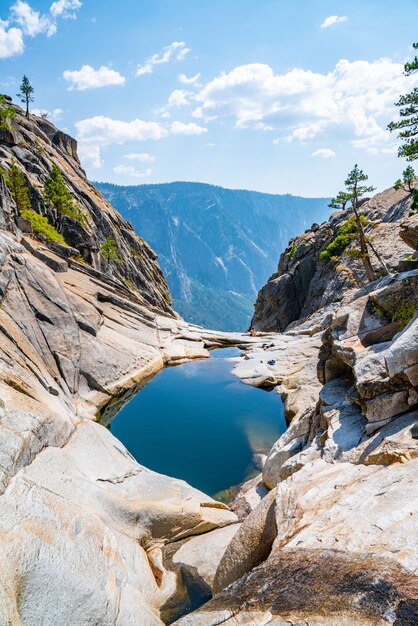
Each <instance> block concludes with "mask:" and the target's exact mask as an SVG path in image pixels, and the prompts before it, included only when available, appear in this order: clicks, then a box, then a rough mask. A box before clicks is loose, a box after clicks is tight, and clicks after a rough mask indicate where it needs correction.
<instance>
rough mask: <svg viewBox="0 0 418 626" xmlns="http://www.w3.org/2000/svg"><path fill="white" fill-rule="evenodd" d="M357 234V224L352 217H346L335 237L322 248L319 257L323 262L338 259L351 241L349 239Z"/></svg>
mask: <svg viewBox="0 0 418 626" xmlns="http://www.w3.org/2000/svg"><path fill="white" fill-rule="evenodd" d="M356 234H357V226H356V224H355V221H354V219H353V218H350V219H348V220H347V221H346V222H345V223H344V224H343V225H342V226H340V228H339V229H338V233H337V235H336V237H334V239H333V240H332V241H330V243H329V244H328V245H327V247H326V248H325V250H322V252H321V254H320V259H321V261H323V262H324V263H328V262H329V261H331V259H333V258H334V259H335V258H337V259H339V258H340V256H341V254H342V253H343V252H344V250H345V249H346V248H347V246H348V245H349V244H350V243H351V240H352V239H353V238H354V237H355V236H356Z"/></svg>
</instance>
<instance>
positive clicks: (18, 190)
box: [2, 161, 31, 215]
mask: <svg viewBox="0 0 418 626" xmlns="http://www.w3.org/2000/svg"><path fill="white" fill-rule="evenodd" d="M2 175H3V178H4V180H5V182H6V185H7V187H8V188H9V191H10V193H11V195H12V198H13V200H14V201H15V203H16V208H17V213H18V215H22V213H23V212H24V211H26V210H28V209H30V208H31V202H30V198H29V189H28V186H27V183H26V177H25V175H24V173H23V172H22V171H21V170H20V169H19V168H18V167H17V165H16V163H15V161H12V163H11V165H10V171H9V172H5V171H4V170H3V171H2Z"/></svg>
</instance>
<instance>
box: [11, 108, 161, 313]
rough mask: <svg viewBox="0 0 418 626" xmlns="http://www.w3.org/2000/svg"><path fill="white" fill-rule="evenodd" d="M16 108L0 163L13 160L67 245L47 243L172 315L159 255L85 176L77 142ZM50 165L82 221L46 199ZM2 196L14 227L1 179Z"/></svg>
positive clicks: (33, 203) (75, 264)
mask: <svg viewBox="0 0 418 626" xmlns="http://www.w3.org/2000/svg"><path fill="white" fill-rule="evenodd" d="M16 112H17V116H16V118H15V119H14V120H13V122H12V130H11V131H7V130H6V131H2V132H1V133H0V164H1V167H2V168H3V169H4V170H5V171H6V172H7V171H9V169H10V165H11V163H12V162H14V163H15V164H16V166H17V167H18V168H19V170H21V171H22V172H24V175H25V178H26V182H27V185H28V188H29V195H30V200H31V206H32V209H33V210H34V211H36V212H37V213H40V214H41V215H44V216H46V217H47V218H48V221H49V222H50V224H51V225H53V226H54V227H56V228H57V230H58V231H59V232H60V233H61V234H62V235H63V236H64V238H65V241H66V243H67V244H68V246H67V247H65V246H61V245H59V244H57V243H54V244H50V243H48V242H47V241H46V240H44V242H45V243H46V245H48V246H49V247H50V248H53V250H54V252H55V254H58V255H59V256H61V257H62V258H64V259H65V260H66V261H67V262H68V263H69V265H70V266H72V267H76V268H78V269H79V270H80V271H83V270H84V271H87V272H90V274H91V275H94V272H95V271H98V272H102V273H103V274H105V275H106V276H107V277H108V278H109V280H114V281H115V284H117V285H118V288H119V289H121V290H122V291H124V292H125V293H131V296H130V297H133V298H136V299H137V300H138V301H139V302H141V303H144V304H148V305H150V306H153V307H155V308H156V309H158V310H160V311H164V312H166V313H167V314H173V311H172V309H171V298H170V294H169V290H168V287H167V284H166V282H165V279H164V276H163V274H162V272H161V270H160V268H159V266H158V263H157V255H156V254H155V252H154V251H153V250H152V249H151V248H150V247H149V245H148V244H147V243H146V242H145V241H144V240H143V239H142V238H141V237H139V236H138V235H136V233H135V232H134V230H133V228H132V226H131V225H130V224H129V223H128V222H127V221H126V220H124V219H123V218H122V217H121V216H120V215H119V213H117V211H115V209H114V208H113V207H112V206H111V205H110V204H109V202H107V200H105V198H104V197H103V196H102V195H101V194H100V192H99V191H98V190H97V189H95V187H94V186H93V185H92V184H91V183H90V182H89V181H88V180H87V179H86V176H85V173H84V171H83V170H82V168H81V166H80V163H79V160H78V157H77V143H76V141H75V140H74V139H73V138H72V137H70V136H69V135H66V134H65V133H63V132H62V131H60V130H58V129H57V128H55V126H53V125H52V124H51V123H50V122H48V121H47V120H44V119H43V118H39V117H35V116H32V117H31V118H30V120H27V119H26V118H25V117H24V115H22V111H21V109H20V108H19V107H16ZM53 164H55V165H57V166H58V168H59V169H60V171H61V172H62V174H63V176H64V180H65V183H66V185H67V187H68V189H69V190H70V192H71V193H72V195H73V198H74V205H75V206H76V207H77V209H78V210H79V212H80V214H81V215H82V219H75V218H74V217H72V216H70V215H66V214H62V213H60V212H59V211H57V210H56V209H54V208H53V207H52V206H51V205H50V204H49V203H48V202H47V201H46V200H45V181H46V180H47V178H48V176H49V174H50V172H51V169H52V165H53ZM0 194H1V198H0V206H1V207H2V208H3V211H4V215H5V218H4V219H5V220H8V223H9V226H10V228H12V225H13V224H16V222H17V217H18V216H17V211H16V206H15V204H14V202H13V200H12V199H11V198H10V193H8V191H7V189H6V187H5V184H4V181H2V182H1V188H0ZM19 226H20V228H22V229H23V230H24V231H25V230H26V231H28V234H31V227H30V223H28V222H27V221H26V222H25V221H24V220H21V219H20V220H19ZM38 239H39V237H38ZM41 239H42V237H41ZM109 241H111V242H112V246H113V244H114V248H113V251H114V254H113V255H109V254H106V242H109ZM111 256H113V258H110V257H111ZM90 270H91V271H90Z"/></svg>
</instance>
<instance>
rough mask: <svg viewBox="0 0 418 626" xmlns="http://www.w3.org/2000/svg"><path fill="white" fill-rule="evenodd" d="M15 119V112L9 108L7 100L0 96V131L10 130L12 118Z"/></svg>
mask: <svg viewBox="0 0 418 626" xmlns="http://www.w3.org/2000/svg"><path fill="white" fill-rule="evenodd" d="M15 117H16V111H15V110H14V108H13V107H11V106H10V104H9V101H8V99H7V98H6V96H4V95H3V94H0V130H11V124H10V122H11V121H12V119H13V118H15Z"/></svg>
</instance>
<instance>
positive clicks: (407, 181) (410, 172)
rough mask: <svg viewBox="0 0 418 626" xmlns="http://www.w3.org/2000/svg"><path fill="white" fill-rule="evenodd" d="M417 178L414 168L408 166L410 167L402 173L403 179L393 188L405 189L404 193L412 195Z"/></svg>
mask: <svg viewBox="0 0 418 626" xmlns="http://www.w3.org/2000/svg"><path fill="white" fill-rule="evenodd" d="M416 178H417V177H416V176H415V171H414V168H413V167H412V166H411V165H408V167H407V168H406V169H404V171H403V172H402V179H400V178H399V179H398V180H397V181H396V183H395V184H394V185H393V187H394V189H403V190H404V191H409V193H412V191H413V184H414V182H415V180H416Z"/></svg>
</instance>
